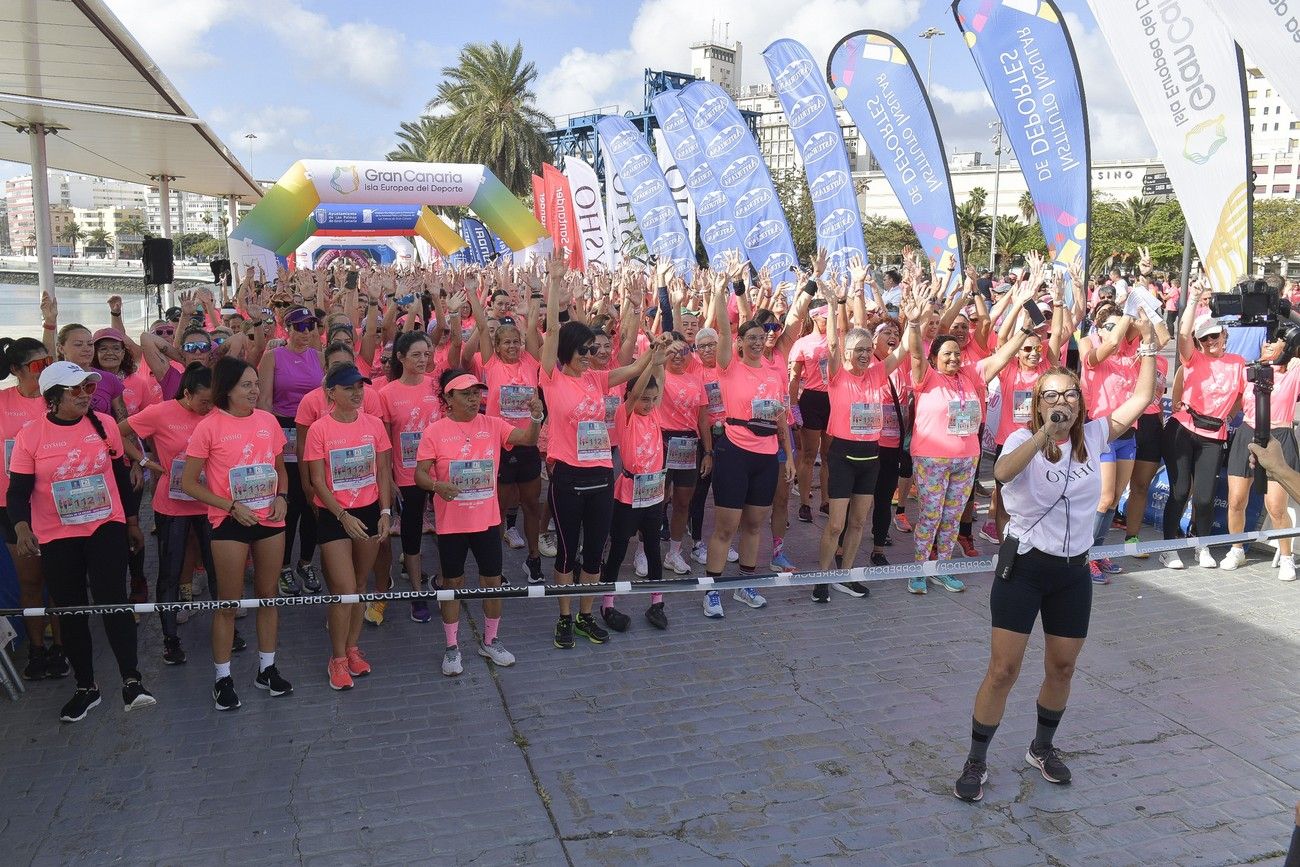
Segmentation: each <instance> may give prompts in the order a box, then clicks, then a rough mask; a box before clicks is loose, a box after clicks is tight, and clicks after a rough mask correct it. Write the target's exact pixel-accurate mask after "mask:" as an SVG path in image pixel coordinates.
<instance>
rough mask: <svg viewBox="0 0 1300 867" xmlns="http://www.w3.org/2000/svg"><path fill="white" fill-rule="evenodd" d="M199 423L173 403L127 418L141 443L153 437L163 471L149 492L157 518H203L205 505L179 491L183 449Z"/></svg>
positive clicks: (178, 402) (188, 412)
mask: <svg viewBox="0 0 1300 867" xmlns="http://www.w3.org/2000/svg"><path fill="white" fill-rule="evenodd" d="M201 421H203V416H201V415H199V414H198V413H196V412H194V411H192V410H189V409H186V408H185V407H184V406H182V405H181V403H180V401H176V400H165V401H163V402H162V403H155V404H153V405H152V406H147V407H145V408H144V409H142V410H140V411H139V412H137V413H136V414H135V415H133V416H131V430H133V431H135V433H136V435H137V436H139V437H140V438H141V439H147V438H148V437H153V447H154V452H155V455H154V456H155V457H156V458H157V459H158V463H159V464H161V465H162V468H163V469H164V470H166V472H165V473H163V475H162V476H160V477H159V479H158V483H157V485H155V486H154V489H153V510H154V511H155V512H158V513H159V514H162V515H171V516H173V517H188V516H191V515H205V514H207V511H208V507H207V505H206V504H204V503H200V502H199V501H198V500H196V499H194V498H193V497H191V496H190V495H189V494H187V493H185V492H184V491H183V490H181V474H182V473H183V472H184V470H185V449H186V446H188V445H189V441H190V439H191V438H192V437H193V436H194V429H195V428H197V427H198V426H199V422H201Z"/></svg>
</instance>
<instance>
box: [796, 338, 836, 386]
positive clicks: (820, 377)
mask: <svg viewBox="0 0 1300 867" xmlns="http://www.w3.org/2000/svg"><path fill="white" fill-rule="evenodd" d="M790 361H791V363H794V362H800V361H801V362H803V371H802V373H801V374H800V377H799V385H800V386H801V387H802V388H803V389H804V391H826V390H827V387H826V376H827V373H828V371H829V366H828V365H829V364H830V350H828V349H827V348H826V335H825V334H818V333H817V332H816V331H815V330H814V331H813V332H812V333H811V334H805V335H804V336H803V337H800V338H799V339H798V340H796V341H795V342H794V347H793V348H792V349H791V350H790Z"/></svg>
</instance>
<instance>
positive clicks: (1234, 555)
mask: <svg viewBox="0 0 1300 867" xmlns="http://www.w3.org/2000/svg"><path fill="white" fill-rule="evenodd" d="M1245 565H1246V551H1245V549H1243V548H1238V547H1236V546H1235V545H1234V546H1233V547H1231V548H1229V549H1228V553H1227V555H1226V556H1225V557H1224V558H1223V559H1222V560H1220V561H1219V568H1220V569H1227V570H1228V571H1229V572H1231V571H1232V570H1234V569H1239V568H1241V567H1242V566H1245Z"/></svg>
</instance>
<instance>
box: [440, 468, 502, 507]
mask: <svg viewBox="0 0 1300 867" xmlns="http://www.w3.org/2000/svg"><path fill="white" fill-rule="evenodd" d="M449 474H450V476H451V483H452V484H453V485H455V486H456V490H457V491H459V492H460V493H459V494H458V495H457V496H456V501H457V502H462V501H473V500H487V499H490V498H491V497H492V495H493V494H494V493H495V492H496V478H497V474H496V467H495V464H494V462H493V460H492V459H491V458H484V459H481V460H477V461H452V462H451V465H450V468H449Z"/></svg>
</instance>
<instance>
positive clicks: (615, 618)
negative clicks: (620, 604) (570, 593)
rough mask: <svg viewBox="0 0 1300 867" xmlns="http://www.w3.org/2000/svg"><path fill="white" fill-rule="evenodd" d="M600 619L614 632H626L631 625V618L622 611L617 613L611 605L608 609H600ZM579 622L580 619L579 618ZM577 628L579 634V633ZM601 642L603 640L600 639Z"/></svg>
mask: <svg viewBox="0 0 1300 867" xmlns="http://www.w3.org/2000/svg"><path fill="white" fill-rule="evenodd" d="M600 617H601V619H602V620H604V621H605V625H606V626H608V627H609V628H610V629H612V630H614V631H615V632H627V628H628V627H629V626H631V625H632V618H631V617H628V616H627V615H626V614H624V613H623V612H622V611H619V610H618V609H617V608H615V607H614V606H613V605H611V606H609V607H608V608H602V609H600ZM579 620H581V617H579ZM581 631H582V630H581V628H579V632H581ZM601 640H602V641H603V640H604V639H601Z"/></svg>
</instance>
